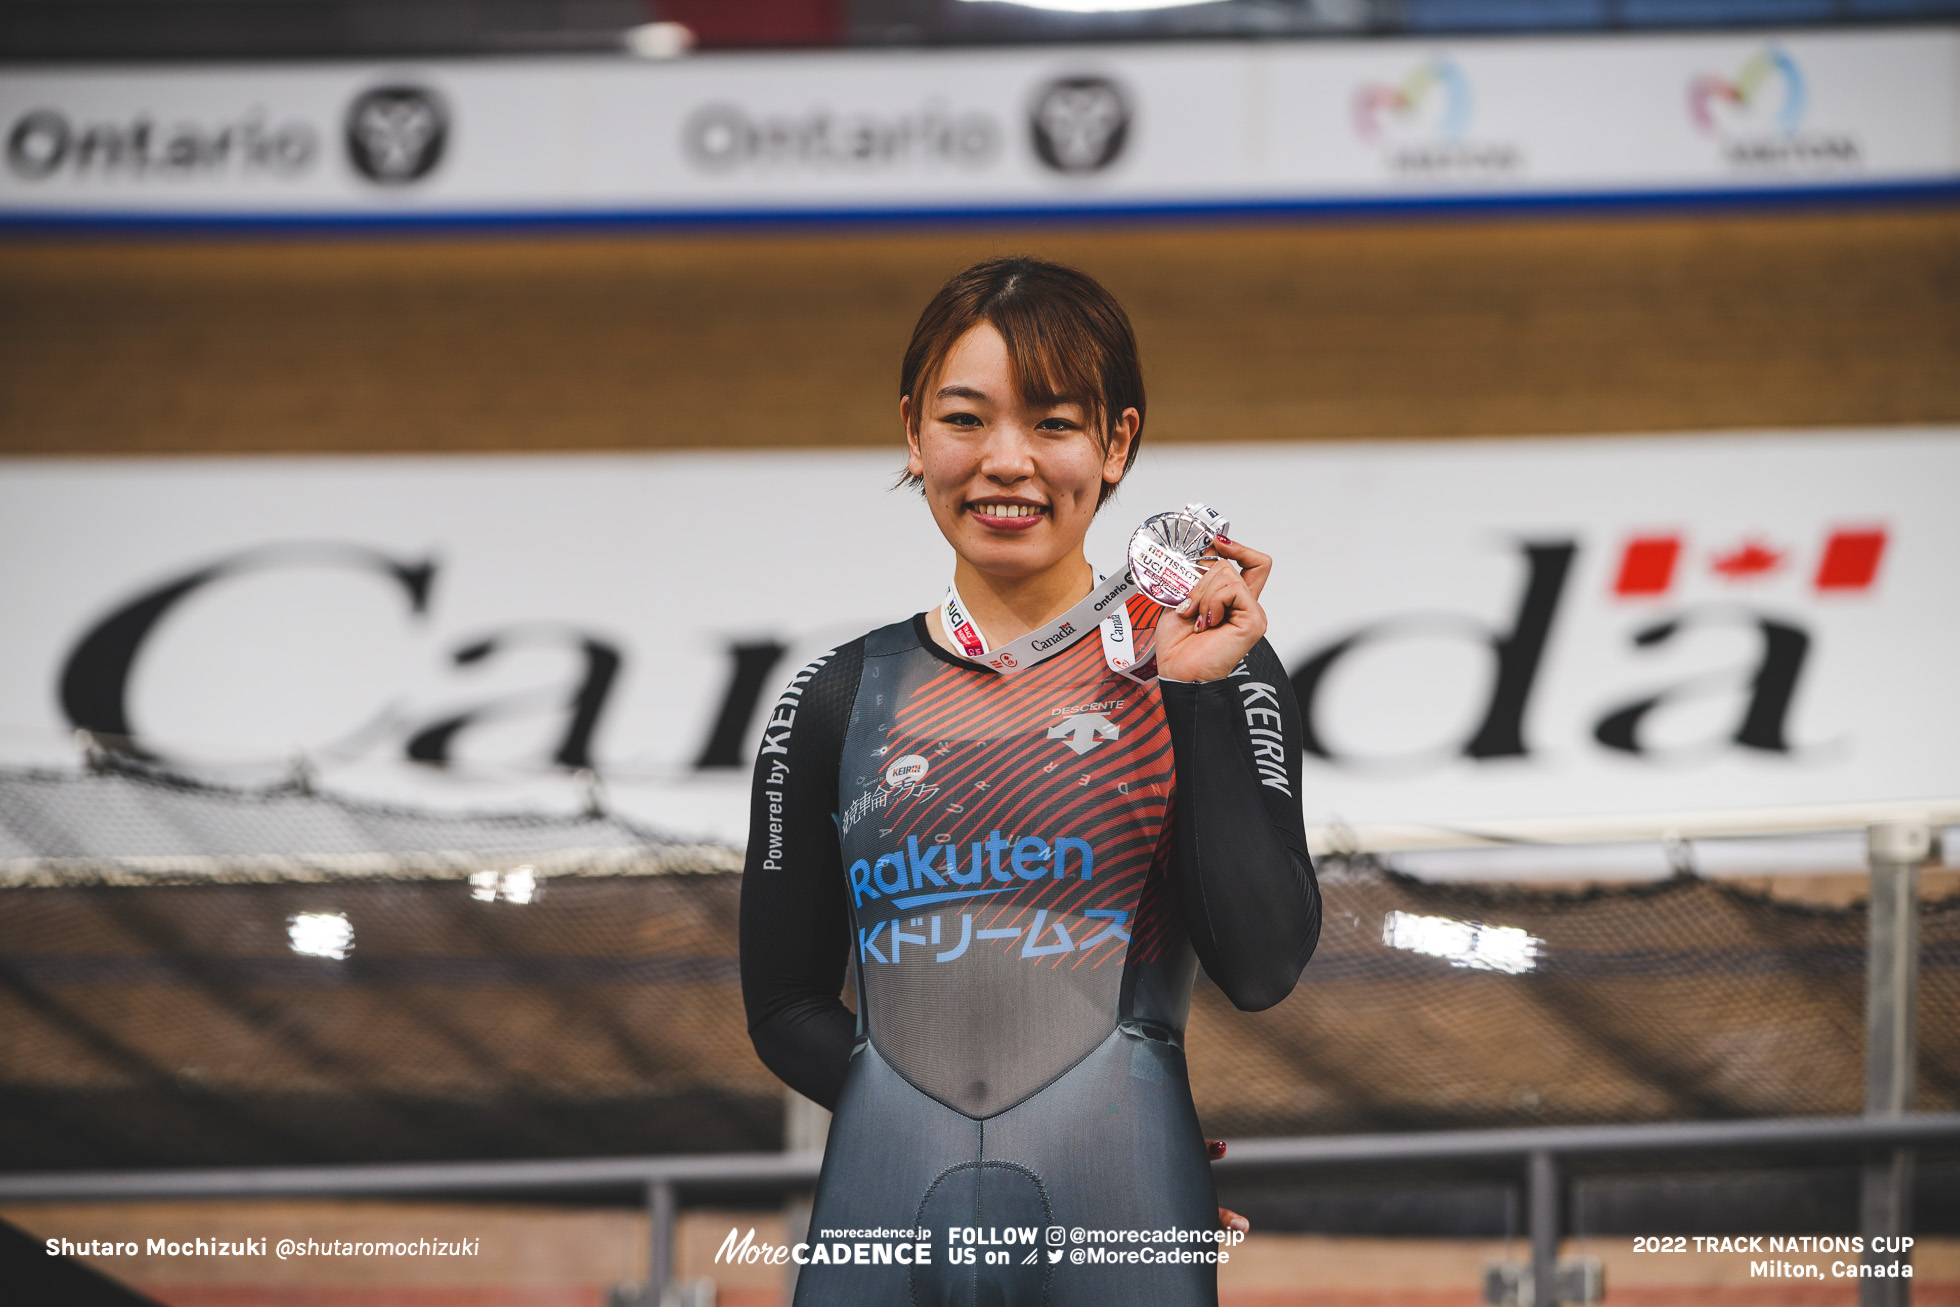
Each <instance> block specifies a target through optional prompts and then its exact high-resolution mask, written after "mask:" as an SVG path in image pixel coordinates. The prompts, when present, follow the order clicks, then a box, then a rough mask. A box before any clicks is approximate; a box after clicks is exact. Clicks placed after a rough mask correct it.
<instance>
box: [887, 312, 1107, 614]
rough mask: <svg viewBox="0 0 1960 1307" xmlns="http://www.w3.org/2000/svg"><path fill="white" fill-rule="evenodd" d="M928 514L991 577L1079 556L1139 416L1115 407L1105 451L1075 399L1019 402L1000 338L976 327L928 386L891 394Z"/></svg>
mask: <svg viewBox="0 0 1960 1307" xmlns="http://www.w3.org/2000/svg"><path fill="white" fill-rule="evenodd" d="M899 416H900V418H901V419H903V420H904V421H905V425H906V438H907V440H908V441H909V442H910V445H911V456H910V457H909V458H908V459H907V460H906V464H905V467H906V471H908V472H910V473H911V474H912V475H913V476H917V477H921V478H923V479H924V481H925V496H926V503H927V504H928V505H930V506H931V508H932V516H933V519H934V520H935V521H936V522H938V523H939V529H940V531H941V532H942V533H943V534H944V535H945V537H946V540H947V542H948V543H949V544H951V545H952V546H953V548H954V550H955V551H956V552H957V553H958V554H959V556H960V557H961V558H963V559H965V560H966V561H967V562H968V563H970V564H972V565H973V566H974V567H976V568H978V569H979V570H980V571H982V572H986V573H988V574H989V575H993V576H1000V577H1023V576H1034V575H1038V574H1040V573H1042V572H1044V571H1046V570H1047V569H1049V568H1051V567H1054V566H1055V565H1057V564H1058V563H1064V562H1068V561H1071V560H1073V559H1075V558H1078V557H1080V556H1081V553H1082V540H1083V537H1084V536H1086V535H1087V534H1088V532H1089V522H1090V519H1092V518H1093V517H1095V515H1096V500H1097V498H1098V496H1099V495H1100V494H1101V493H1102V487H1103V482H1104V481H1110V482H1116V481H1120V480H1122V477H1123V463H1124V460H1125V458H1126V457H1127V455H1128V454H1129V450H1130V442H1131V441H1132V440H1134V439H1135V436H1136V430H1137V427H1138V425H1139V424H1140V422H1141V418H1140V417H1139V415H1138V413H1137V411H1136V410H1135V409H1133V408H1132V409H1125V410H1123V415H1122V417H1121V418H1120V419H1119V420H1118V421H1117V422H1116V424H1115V431H1114V433H1113V435H1112V438H1111V440H1110V442H1109V447H1108V450H1107V451H1105V450H1104V448H1103V444H1102V441H1101V439H1100V438H1099V434H1098V433H1097V432H1096V431H1095V430H1094V429H1093V428H1092V427H1091V426H1090V415H1089V412H1088V410H1087V409H1086V408H1085V407H1084V406H1083V405H1082V404H1079V403H1074V402H1066V403H1058V404H1027V403H1024V402H1023V401H1022V399H1021V396H1020V392H1019V391H1018V390H1017V388H1016V387H1015V385H1014V377H1013V369H1012V368H1011V367H1010V366H1009V364H1008V358H1007V342H1006V341H1004V340H1002V339H1001V335H1000V332H999V331H997V330H995V329H994V326H993V324H992V323H987V322H983V323H980V324H979V325H978V326H975V327H973V328H972V329H971V330H969V331H968V332H967V333H966V334H965V335H964V336H961V337H960V338H959V340H957V341H955V342H954V344H953V348H952V349H951V350H950V351H949V352H948V353H947V355H946V362H945V365H944V366H943V367H942V368H941V369H940V370H939V376H938V377H937V379H936V380H935V381H934V382H933V388H932V389H931V390H930V391H929V392H927V393H926V394H924V395H922V396H921V397H920V402H919V412H918V413H917V414H916V415H915V414H913V413H912V412H911V411H910V399H909V397H908V398H901V399H900V400H899Z"/></svg>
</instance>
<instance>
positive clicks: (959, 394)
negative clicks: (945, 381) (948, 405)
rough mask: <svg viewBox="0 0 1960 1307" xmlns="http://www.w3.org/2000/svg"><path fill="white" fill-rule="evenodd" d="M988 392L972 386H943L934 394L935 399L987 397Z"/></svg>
mask: <svg viewBox="0 0 1960 1307" xmlns="http://www.w3.org/2000/svg"><path fill="white" fill-rule="evenodd" d="M986 397H987V392H986V391H984V390H975V389H974V388H973V387H971V386H941V387H940V388H939V390H938V391H937V392H936V393H935V394H934V396H933V398H935V399H985V398H986Z"/></svg>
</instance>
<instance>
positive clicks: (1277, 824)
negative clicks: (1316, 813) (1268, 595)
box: [1160, 640, 1320, 1012]
mask: <svg viewBox="0 0 1960 1307" xmlns="http://www.w3.org/2000/svg"><path fill="white" fill-rule="evenodd" d="M1160 684H1161V685H1162V688H1163V695H1164V715H1165V717H1166V719H1167V720H1168V721H1169V723H1170V729H1171V745H1172V749H1173V751H1174V752H1175V754H1176V760H1177V804H1176V810H1175V817H1174V820H1175V823H1176V829H1175V832H1174V840H1175V845H1174V852H1173V855H1172V860H1171V875H1172V879H1173V881H1174V882H1175V884H1176V886H1177V897H1178V903H1179V906H1180V908H1181V910H1182V913H1183V916H1184V924H1185V929H1186V930H1187V931H1188V932H1189V933H1190V936H1191V945H1192V948H1193V949H1194V950H1196V952H1197V954H1198V960H1199V961H1200V962H1202V963H1203V964H1204V968H1205V974H1207V975H1209V976H1210V977H1211V978H1212V981H1213V982H1214V983H1215V984H1216V985H1217V986H1218V987H1219V989H1221V990H1223V991H1224V993H1225V995H1226V997H1228V998H1230V999H1231V1000H1232V1002H1233V1003H1234V1004H1235V1005H1237V1006H1238V1007H1240V1008H1242V1009H1244V1010H1246V1011H1248V1012H1256V1011H1258V1010H1260V1009H1261V1008H1268V1007H1271V1006H1272V1005H1273V1004H1275V1003H1277V1002H1279V1001H1280V1000H1281V999H1283V998H1285V997H1286V996H1287V995H1288V994H1289V993H1291V992H1292V991H1293V986H1294V983H1295V982H1296V981H1297V980H1298V979H1299V978H1300V969H1301V968H1302V967H1304V966H1305V965H1306V963H1307V959H1308V958H1309V957H1311V956H1312V955H1313V950H1314V945H1315V944H1316V943H1317V942H1318V941H1319V939H1320V889H1319V886H1318V885H1317V884H1316V883H1315V881H1314V873H1313V863H1312V861H1311V860H1310V859H1309V857H1308V855H1307V835H1306V823H1305V818H1304V817H1303V816H1302V815H1301V809H1300V743H1301V727H1300V708H1299V704H1298V703H1297V702H1296V701H1295V699H1294V695H1293V686H1292V684H1291V683H1290V682H1289V681H1288V680H1287V677H1286V669H1285V667H1283V666H1282V665H1281V664H1280V661H1279V656H1278V655H1277V654H1275V653H1274V652H1273V649H1272V646H1271V645H1269V644H1267V643H1266V642H1265V641H1264V640H1261V641H1259V643H1258V644H1257V645H1255V646H1253V649H1252V652H1251V653H1249V654H1248V655H1247V656H1246V658H1245V661H1243V662H1242V663H1240V664H1239V666H1238V668H1237V669H1236V670H1235V671H1234V672H1233V673H1232V674H1231V675H1230V676H1228V677H1226V678H1224V679H1223V680H1218V681H1206V682H1202V683H1194V682H1184V681H1163V682H1160Z"/></svg>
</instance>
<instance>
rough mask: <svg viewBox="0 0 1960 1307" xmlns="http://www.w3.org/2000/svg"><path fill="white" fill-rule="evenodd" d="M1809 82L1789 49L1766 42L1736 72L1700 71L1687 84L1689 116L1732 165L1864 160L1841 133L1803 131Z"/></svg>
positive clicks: (1811, 166) (1816, 165)
mask: <svg viewBox="0 0 1960 1307" xmlns="http://www.w3.org/2000/svg"><path fill="white" fill-rule="evenodd" d="M1809 112H1810V85H1809V82H1808V81H1807V79H1806V78H1805V77H1804V72H1803V68H1802V66H1801V65H1800V64H1798V63H1797V61H1796V60H1795V59H1794V58H1792V57H1791V56H1790V54H1789V52H1788V51H1785V50H1783V49H1782V48H1780V47H1778V46H1773V45H1772V46H1765V47H1763V48H1762V49H1760V50H1758V51H1756V53H1755V54H1753V55H1751V56H1749V58H1748V59H1747V60H1746V61H1744V63H1743V65H1742V67H1741V68H1740V69H1738V70H1737V71H1736V73H1735V75H1734V76H1732V77H1729V76H1723V75H1719V74H1714V73H1704V74H1702V75H1700V76H1698V77H1696V78H1695V79H1694V80H1693V81H1691V82H1690V83H1689V84H1688V118H1689V121H1690V122H1692V123H1693V124H1694V127H1695V130H1696V131H1697V132H1699V133H1700V134H1701V135H1703V136H1706V137H1710V138H1712V139H1714V140H1715V141H1718V142H1719V143H1720V145H1721V148H1722V154H1723V157H1724V158H1725V159H1726V161H1727V162H1728V164H1729V165H1730V166H1731V167H1733V168H1738V169H1749V170H1752V171H1762V170H1770V169H1775V170H1794V171H1831V170H1842V169H1845V168H1855V167H1857V166H1858V165H1859V164H1860V163H1861V162H1862V152H1861V151H1860V150H1859V148H1858V142H1857V141H1856V140H1855V139H1853V138H1852V137H1850V136H1848V135H1846V134H1845V133H1843V132H1832V131H1819V130H1814V129H1813V130H1809V131H1806V130H1805V129H1804V120H1805V118H1806V117H1807V116H1808V114H1809Z"/></svg>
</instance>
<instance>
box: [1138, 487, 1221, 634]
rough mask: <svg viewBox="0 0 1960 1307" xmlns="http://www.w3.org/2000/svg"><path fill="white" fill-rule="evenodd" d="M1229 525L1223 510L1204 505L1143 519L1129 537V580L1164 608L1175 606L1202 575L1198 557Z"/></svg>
mask: <svg viewBox="0 0 1960 1307" xmlns="http://www.w3.org/2000/svg"><path fill="white" fill-rule="evenodd" d="M1231 525H1232V524H1231V522H1230V521H1229V520H1227V518H1226V517H1225V515H1224V514H1223V513H1220V512H1219V511H1218V510H1217V509H1215V508H1211V507H1208V506H1206V505H1204V504H1186V505H1185V506H1184V507H1183V508H1182V509H1181V510H1179V511H1177V512H1174V513H1158V514H1156V515H1155V516H1152V517H1148V518H1145V519H1144V522H1143V525H1142V526H1140V527H1138V528H1137V529H1136V534H1134V535H1132V536H1131V537H1130V579H1131V580H1133V581H1135V582H1136V584H1137V589H1139V590H1141V591H1143V593H1144V594H1146V595H1148V596H1149V597H1150V598H1151V599H1153V600H1155V601H1156V602H1158V603H1160V604H1162V605H1163V606H1164V607H1166V608H1175V607H1177V606H1178V605H1179V604H1181V603H1183V602H1184V601H1185V600H1186V599H1187V598H1189V597H1190V595H1191V591H1192V590H1193V589H1194V588H1195V587H1196V586H1197V584H1198V581H1199V580H1200V579H1201V578H1202V577H1203V576H1204V569H1203V568H1201V567H1199V566H1198V560H1199V559H1201V558H1203V557H1204V556H1205V555H1206V554H1208V553H1210V552H1211V547H1212V541H1213V540H1215V539H1216V538H1217V537H1219V536H1221V535H1223V534H1225V532H1226V531H1227V530H1228V529H1230V527H1231Z"/></svg>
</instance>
